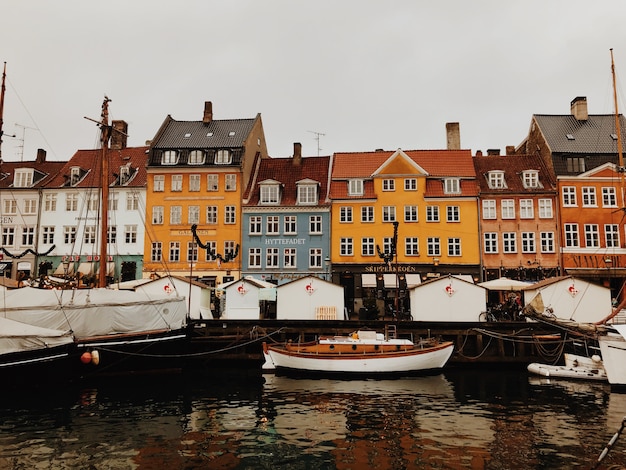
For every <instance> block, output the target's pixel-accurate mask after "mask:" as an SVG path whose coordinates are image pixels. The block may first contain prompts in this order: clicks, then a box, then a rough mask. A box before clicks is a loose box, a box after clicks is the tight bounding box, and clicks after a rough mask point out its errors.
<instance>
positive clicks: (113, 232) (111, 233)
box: [107, 225, 117, 244]
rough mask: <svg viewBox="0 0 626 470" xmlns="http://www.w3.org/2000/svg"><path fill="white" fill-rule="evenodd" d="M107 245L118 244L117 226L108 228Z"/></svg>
mask: <svg viewBox="0 0 626 470" xmlns="http://www.w3.org/2000/svg"><path fill="white" fill-rule="evenodd" d="M107 243H110V244H115V243H117V227H116V226H115V225H114V226H112V227H108V228H107Z"/></svg>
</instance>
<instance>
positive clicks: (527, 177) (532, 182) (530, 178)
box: [522, 170, 539, 189]
mask: <svg viewBox="0 0 626 470" xmlns="http://www.w3.org/2000/svg"><path fill="white" fill-rule="evenodd" d="M522 183H523V185H524V187H525V188H526V189H535V188H539V172H538V171H537V170H526V171H523V172H522Z"/></svg>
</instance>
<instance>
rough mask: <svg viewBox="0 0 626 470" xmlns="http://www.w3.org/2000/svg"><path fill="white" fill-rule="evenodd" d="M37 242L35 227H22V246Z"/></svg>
mask: <svg viewBox="0 0 626 470" xmlns="http://www.w3.org/2000/svg"><path fill="white" fill-rule="evenodd" d="M34 244H35V227H22V246H33V245H34Z"/></svg>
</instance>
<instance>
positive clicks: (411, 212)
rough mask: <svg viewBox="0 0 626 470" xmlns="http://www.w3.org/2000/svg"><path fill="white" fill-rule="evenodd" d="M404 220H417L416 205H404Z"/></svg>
mask: <svg viewBox="0 0 626 470" xmlns="http://www.w3.org/2000/svg"><path fill="white" fill-rule="evenodd" d="M404 221H405V222H417V206H404Z"/></svg>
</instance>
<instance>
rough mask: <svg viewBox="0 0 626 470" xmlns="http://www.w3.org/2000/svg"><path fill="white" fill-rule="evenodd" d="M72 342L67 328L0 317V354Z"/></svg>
mask: <svg viewBox="0 0 626 470" xmlns="http://www.w3.org/2000/svg"><path fill="white" fill-rule="evenodd" d="M73 342H74V337H73V336H72V333H71V332H70V331H68V330H65V331H62V330H53V329H49V328H41V327H38V326H32V325H27V324H25V323H20V322H17V321H13V320H9V319H7V318H2V317H0V355H2V354H9V353H15V352H22V351H33V350H37V349H46V348H54V347H57V346H62V345H64V344H71V343H73Z"/></svg>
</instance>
